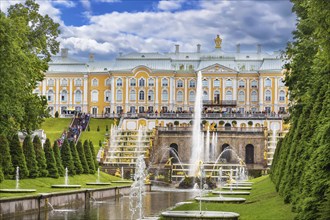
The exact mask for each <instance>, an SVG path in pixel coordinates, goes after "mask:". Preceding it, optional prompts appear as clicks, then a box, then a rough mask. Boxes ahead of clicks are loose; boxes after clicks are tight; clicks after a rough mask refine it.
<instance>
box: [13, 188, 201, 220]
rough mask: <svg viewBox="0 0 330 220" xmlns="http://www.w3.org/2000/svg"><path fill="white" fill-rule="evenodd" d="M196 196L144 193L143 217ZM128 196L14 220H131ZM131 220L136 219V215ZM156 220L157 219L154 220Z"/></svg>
mask: <svg viewBox="0 0 330 220" xmlns="http://www.w3.org/2000/svg"><path fill="white" fill-rule="evenodd" d="M194 196H196V192H181V191H179V192H178V191H155V192H146V194H145V196H144V204H143V206H144V216H145V217H157V216H159V215H160V214H161V212H162V211H165V210H167V209H168V208H170V207H173V206H174V205H175V204H176V203H178V202H183V201H185V200H188V199H191V198H193V197H194ZM129 201H130V200H129V196H121V197H119V198H112V199H107V200H102V201H91V202H90V205H89V207H87V208H86V209H85V206H84V205H81V206H76V207H62V208H59V209H55V210H54V211H51V210H49V211H44V212H40V213H30V214H25V215H21V216H15V217H14V218H13V217H12V218H10V219H15V220H30V219H45V220H62V219H65V220H66V219H68V220H71V219H74V220H81V219H83V220H85V219H86V220H89V219H90V220H110V219H113V220H126V219H128V220H129V219H131V212H130V210H129ZM132 219H138V213H136V215H135V216H133V218H132ZM154 219H157V218H154Z"/></svg>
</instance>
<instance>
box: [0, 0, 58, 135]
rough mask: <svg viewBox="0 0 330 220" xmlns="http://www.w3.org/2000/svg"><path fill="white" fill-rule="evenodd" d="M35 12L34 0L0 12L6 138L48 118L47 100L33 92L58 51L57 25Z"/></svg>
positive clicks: (1, 121)
mask: <svg viewBox="0 0 330 220" xmlns="http://www.w3.org/2000/svg"><path fill="white" fill-rule="evenodd" d="M38 11H39V5H38V4H36V3H35V2H34V1H33V0H27V1H26V2H25V4H15V5H12V6H10V7H9V9H8V12H7V13H4V12H2V11H0V33H6V34H1V35H0V42H1V44H0V51H1V62H0V75H1V77H0V88H1V94H0V103H1V105H0V115H1V117H0V130H1V131H2V132H3V133H5V134H6V135H9V134H10V133H12V132H16V131H17V130H24V131H26V132H27V133H31V131H33V130H35V129H36V128H38V127H39V126H40V124H41V122H42V121H43V118H45V117H47V116H48V113H47V101H46V98H45V97H44V96H37V95H35V94H33V93H32V92H33V90H34V89H35V88H36V85H37V82H39V81H42V80H43V79H44V74H43V72H45V71H46V70H47V68H48V62H49V61H50V57H51V54H56V53H57V52H58V49H59V43H58V42H57V41H56V38H57V36H58V35H59V29H58V28H59V24H56V23H54V22H53V20H52V19H51V18H50V17H49V16H48V15H45V16H42V15H40V14H39V12H38ZM13 76H15V77H13Z"/></svg>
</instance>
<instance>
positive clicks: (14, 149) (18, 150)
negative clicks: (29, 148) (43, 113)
mask: <svg viewBox="0 0 330 220" xmlns="http://www.w3.org/2000/svg"><path fill="white" fill-rule="evenodd" d="M9 148H10V155H11V160H12V162H13V167H14V173H15V170H16V167H19V176H20V178H22V179H23V178H26V177H28V176H29V170H28V169H27V166H26V161H25V156H24V154H23V149H22V147H21V144H20V142H19V138H18V135H17V134H15V135H14V136H13V137H12V139H11V140H10V144H9ZM14 173H13V174H14Z"/></svg>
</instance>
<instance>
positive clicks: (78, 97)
mask: <svg viewBox="0 0 330 220" xmlns="http://www.w3.org/2000/svg"><path fill="white" fill-rule="evenodd" d="M74 100H75V102H81V91H80V90H77V91H76V92H75V94H74Z"/></svg>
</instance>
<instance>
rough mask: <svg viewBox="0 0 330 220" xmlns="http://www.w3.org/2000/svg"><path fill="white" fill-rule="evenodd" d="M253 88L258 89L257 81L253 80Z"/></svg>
mask: <svg viewBox="0 0 330 220" xmlns="http://www.w3.org/2000/svg"><path fill="white" fill-rule="evenodd" d="M251 87H252V88H258V82H257V81H256V80H253V81H252V82H251Z"/></svg>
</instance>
